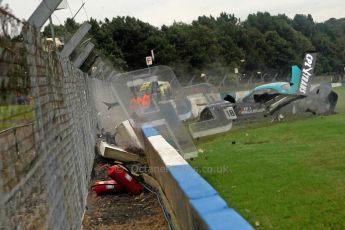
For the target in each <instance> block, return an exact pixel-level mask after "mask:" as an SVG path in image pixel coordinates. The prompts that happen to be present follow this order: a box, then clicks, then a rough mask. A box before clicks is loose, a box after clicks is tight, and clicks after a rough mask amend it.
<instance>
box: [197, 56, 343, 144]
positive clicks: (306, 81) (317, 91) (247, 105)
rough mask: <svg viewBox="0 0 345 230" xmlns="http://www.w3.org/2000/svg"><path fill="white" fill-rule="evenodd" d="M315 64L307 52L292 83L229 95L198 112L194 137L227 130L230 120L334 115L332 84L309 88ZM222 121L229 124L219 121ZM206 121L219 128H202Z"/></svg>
mask: <svg viewBox="0 0 345 230" xmlns="http://www.w3.org/2000/svg"><path fill="white" fill-rule="evenodd" d="M315 62H316V53H307V54H306V55H305V58H304V62H303V67H302V70H301V69H300V68H299V67H298V66H293V67H292V77H291V82H275V83H270V84H265V85H261V86H258V87H256V88H254V89H253V90H251V91H249V92H248V93H247V94H246V95H245V96H244V97H243V98H240V99H238V100H236V99H235V98H234V97H233V96H231V95H229V94H228V95H226V96H225V98H224V101H222V102H218V103H215V104H210V105H208V106H207V107H205V108H204V109H203V110H202V111H201V113H200V116H199V121H198V122H197V123H195V124H194V127H192V128H193V129H194V130H192V132H194V134H193V133H192V135H193V137H194V138H196V137H202V136H206V135H210V134H216V133H219V132H222V130H223V131H227V130H226V129H225V128H224V124H225V123H227V124H230V123H231V124H232V122H229V120H231V121H234V120H235V121H236V122H241V121H249V120H250V121H255V120H259V119H262V118H270V119H271V120H272V121H275V120H283V119H285V118H286V117H289V116H308V115H329V114H332V113H334V109H335V106H336V103H337V100H338V95H337V94H336V93H335V92H334V91H332V87H331V85H329V84H323V85H314V86H312V85H311V79H312V78H313V76H314V68H315ZM222 119H227V120H228V121H227V122H224V121H223V122H220V120H222ZM218 120H219V121H218ZM207 121H212V122H213V123H217V121H218V123H219V125H213V129H214V131H213V132H212V130H211V129H210V127H209V125H205V124H207ZM198 123H199V124H198ZM195 126H198V127H195ZM206 126H208V128H207V129H208V130H207V132H205V131H203V130H206ZM230 128H231V127H230ZM230 128H229V129H230ZM229 129H228V130H229Z"/></svg>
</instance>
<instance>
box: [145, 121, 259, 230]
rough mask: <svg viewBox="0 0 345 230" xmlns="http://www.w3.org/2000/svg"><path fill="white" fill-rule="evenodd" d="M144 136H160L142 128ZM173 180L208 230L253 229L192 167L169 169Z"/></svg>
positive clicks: (181, 166)
mask: <svg viewBox="0 0 345 230" xmlns="http://www.w3.org/2000/svg"><path fill="white" fill-rule="evenodd" d="M142 131H143V133H144V136H146V137H152V136H157V135H160V134H159V132H158V131H157V130H156V129H154V128H153V127H152V126H150V125H147V126H144V127H142ZM168 171H169V173H170V175H171V176H172V178H173V179H174V180H175V181H176V182H177V184H178V186H179V189H180V190H181V191H182V192H183V193H184V196H185V197H186V198H187V200H188V202H189V204H190V207H191V208H192V209H193V210H194V213H195V214H196V215H197V218H198V219H199V220H201V221H202V222H203V225H204V226H206V228H208V229H212V230H213V229H215V230H223V229H224V230H227V229H235V230H242V229H243V230H244V229H245V230H247V229H248V230H249V229H253V227H252V226H251V225H250V224H249V223H248V222H247V221H246V220H245V219H244V218H243V217H242V216H241V215H239V214H238V213H237V212H236V211H235V210H233V209H232V208H229V207H228V205H227V204H226V202H225V201H224V200H223V198H221V197H220V196H219V195H218V193H217V191H216V190H215V189H214V188H213V187H212V186H211V185H210V184H209V183H208V182H207V181H205V180H204V178H202V177H201V176H200V175H199V174H198V173H197V172H196V171H195V170H194V169H193V168H192V167H191V166H190V165H177V166H171V167H168Z"/></svg>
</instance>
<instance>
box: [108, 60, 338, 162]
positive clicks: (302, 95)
mask: <svg viewBox="0 0 345 230" xmlns="http://www.w3.org/2000/svg"><path fill="white" fill-rule="evenodd" d="M315 63H316V53H306V55H305V57H304V61H303V65H302V69H300V68H299V67H298V66H293V67H292V74H291V82H274V83H270V84H265V85H261V86H258V87H256V88H254V89H252V90H251V91H249V92H248V93H247V94H246V95H245V96H244V97H242V98H236V99H235V97H233V96H232V95H230V94H228V95H226V96H225V97H224V98H222V97H221V94H220V93H219V91H218V89H216V88H215V87H214V86H212V85H211V84H208V83H203V84H198V85H192V86H187V87H182V86H181V85H180V83H179V82H178V80H177V78H176V76H175V74H174V73H173V71H172V70H171V69H170V68H169V67H166V66H155V67H151V68H150V69H143V70H137V71H133V72H128V73H123V74H118V75H116V76H113V77H112V78H111V79H110V85H111V90H113V94H114V95H117V96H116V100H117V101H116V102H114V103H110V102H103V103H104V104H105V105H106V106H107V108H108V110H112V109H113V108H114V107H116V106H120V107H121V109H122V110H123V111H124V113H125V114H126V117H124V118H123V120H128V121H129V123H128V124H129V125H130V126H133V128H138V129H140V128H141V127H144V126H147V125H150V126H153V127H155V128H156V129H157V130H158V131H159V132H160V133H161V134H162V136H163V137H164V138H165V139H166V140H167V141H168V142H169V143H171V144H172V145H173V146H174V147H175V148H176V149H178V151H179V152H180V153H181V155H182V156H183V157H184V158H186V159H188V158H192V157H196V156H197V151H196V148H195V146H194V144H193V141H192V139H191V137H192V138H194V139H195V138H199V137H204V136H209V135H214V134H218V133H221V132H226V131H229V130H230V129H231V128H232V126H233V124H237V123H241V122H242V121H256V120H260V119H265V118H266V119H270V120H271V121H276V120H278V121H280V120H284V119H286V118H287V117H290V116H309V115H328V114H332V113H334V109H335V106H336V103H337V100H338V95H337V94H336V93H335V92H334V91H332V87H331V86H330V85H327V84H321V85H316V86H315V85H312V84H311V83H312V79H313V77H314V68H315ZM119 95H121V96H119ZM187 130H188V131H187ZM188 132H189V133H188ZM110 152H111V153H110ZM116 152H117V153H121V154H124V153H123V152H119V150H118V149H112V150H111V151H108V152H107V153H106V154H116ZM121 154H120V155H121ZM126 154H128V153H126Z"/></svg>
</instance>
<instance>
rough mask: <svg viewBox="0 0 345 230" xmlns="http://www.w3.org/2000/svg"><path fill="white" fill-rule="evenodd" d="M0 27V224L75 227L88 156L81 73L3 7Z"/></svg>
mask: <svg viewBox="0 0 345 230" xmlns="http://www.w3.org/2000/svg"><path fill="white" fill-rule="evenodd" d="M0 25H1V29H0V87H1V93H0V94H1V95H0V96H1V99H0V170H1V173H0V229H37V228H48V229H77V228H79V227H80V225H81V220H82V215H83V212H84V209H85V205H86V195H87V192H88V190H87V187H88V181H89V179H90V175H91V170H92V164H93V158H94V142H95V140H94V136H95V135H94V133H95V130H96V121H95V120H94V118H95V117H96V115H95V114H94V113H95V110H94V109H93V106H92V103H91V101H92V100H90V99H89V93H88V81H87V78H88V76H87V75H86V74H84V73H83V72H81V71H80V70H79V69H76V68H75V67H74V66H73V65H72V64H71V63H70V62H69V61H68V60H64V59H62V58H60V57H59V55H58V54H57V53H56V52H55V51H54V50H52V49H50V48H47V46H45V44H44V42H42V40H41V38H40V34H39V32H37V31H35V30H34V29H33V28H30V27H29V26H27V25H25V24H23V23H22V22H20V21H19V20H18V19H17V18H15V17H14V16H13V15H12V14H10V13H8V12H7V11H6V9H4V8H1V10H0ZM19 30H21V34H18V31H19Z"/></svg>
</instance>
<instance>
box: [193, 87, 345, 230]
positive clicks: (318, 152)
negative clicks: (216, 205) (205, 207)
mask: <svg viewBox="0 0 345 230" xmlns="http://www.w3.org/2000/svg"><path fill="white" fill-rule="evenodd" d="M344 89H345V88H344V87H343V88H339V89H336V91H337V93H339V101H338V107H337V112H339V114H336V115H332V116H327V117H314V118H310V119H303V120H300V121H291V122H286V123H279V124H278V123H275V124H274V125H268V126H265V127H264V126H261V127H260V126H258V127H253V128H251V129H237V130H234V131H230V132H229V133H227V134H224V135H221V136H218V137H215V138H209V139H206V140H205V139H204V140H201V141H199V142H198V143H197V147H198V149H202V150H203V153H199V157H198V158H196V159H195V160H193V161H191V162H190V163H191V165H192V166H193V167H195V168H196V169H198V171H199V172H200V174H201V175H202V176H203V177H204V178H205V179H206V180H207V181H208V182H210V183H211V184H212V185H213V186H214V187H215V188H216V190H217V191H218V192H219V193H220V195H221V196H222V197H223V198H224V199H225V200H226V201H227V202H228V204H229V206H230V207H233V208H235V209H236V210H237V211H238V212H239V213H241V214H242V215H243V216H244V218H246V219H247V220H248V221H249V222H250V223H251V224H252V225H253V226H254V227H256V228H259V229H345V140H344V139H345V114H344V113H342V112H344V111H345V100H344V99H345V90H344ZM233 142H234V143H233ZM211 169H213V171H212V170H211Z"/></svg>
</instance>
